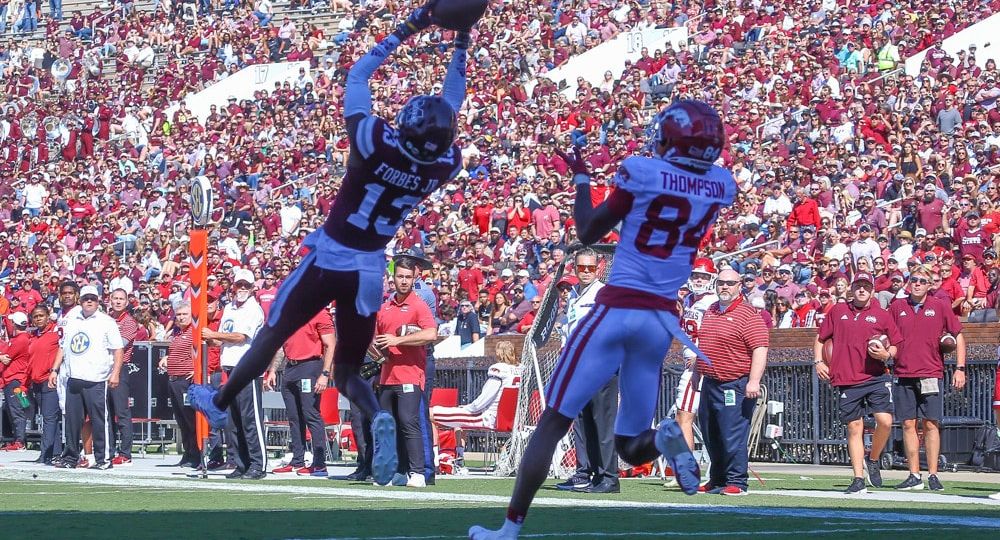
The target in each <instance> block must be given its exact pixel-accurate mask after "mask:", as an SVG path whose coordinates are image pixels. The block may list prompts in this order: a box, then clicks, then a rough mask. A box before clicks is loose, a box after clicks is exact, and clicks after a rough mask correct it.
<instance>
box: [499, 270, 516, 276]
mask: <svg viewBox="0 0 1000 540" xmlns="http://www.w3.org/2000/svg"><path fill="white" fill-rule="evenodd" d="M500 277H514V271H513V270H511V269H510V268H504V269H503V271H502V272H500Z"/></svg>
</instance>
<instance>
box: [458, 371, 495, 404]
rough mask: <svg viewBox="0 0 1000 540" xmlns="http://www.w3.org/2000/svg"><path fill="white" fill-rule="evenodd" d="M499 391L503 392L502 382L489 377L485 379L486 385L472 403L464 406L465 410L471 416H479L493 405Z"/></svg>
mask: <svg viewBox="0 0 1000 540" xmlns="http://www.w3.org/2000/svg"><path fill="white" fill-rule="evenodd" d="M490 371H492V370H490ZM501 390H503V382H502V381H501V380H500V379H499V378H497V377H490V378H488V379H486V384H484V385H483V389H482V390H480V391H479V395H478V396H476V399H475V400H474V401H473V402H472V403H469V404H468V405H466V406H465V409H466V410H467V411H469V412H470V413H472V414H479V413H481V412H483V411H485V410H486V409H487V408H489V406H490V405H491V404H492V403H493V400H495V399H497V397H498V396H499V395H500V391H501Z"/></svg>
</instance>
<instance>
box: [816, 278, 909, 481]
mask: <svg viewBox="0 0 1000 540" xmlns="http://www.w3.org/2000/svg"><path fill="white" fill-rule="evenodd" d="M874 289H875V279H874V278H872V276H871V274H866V273H864V272H861V273H858V274H857V275H855V276H854V281H853V283H851V294H852V296H853V298H852V300H851V302H849V303H840V304H837V305H835V306H834V307H833V309H832V310H830V313H828V314H827V316H826V317H825V318H824V319H823V322H822V323H821V324H820V325H819V331H818V333H817V334H816V342H815V344H814V345H813V354H814V358H815V361H814V364H815V366H816V376H817V377H819V378H820V379H821V380H824V381H827V380H828V381H830V383H831V384H832V385H833V386H834V388H836V389H837V391H838V392H839V393H840V400H839V402H838V407H839V409H840V420H841V422H844V423H846V424H847V453H848V455H849V456H850V458H851V469H852V471H853V473H854V479H853V480H852V481H851V485H850V486H848V488H847V489H846V490H845V491H844V493H845V494H847V495H855V494H861V493H867V492H868V489H867V488H865V476H867V477H868V482H869V483H870V484H871V485H872V486H873V487H882V470H881V468H880V465H879V458H880V457H881V456H882V451H883V450H884V449H885V444H886V442H888V440H889V433H890V432H891V430H892V409H893V407H892V390H891V388H892V380H891V379H890V377H889V375H888V374H887V373H886V367H885V363H886V362H888V361H889V359H890V358H892V357H893V356H894V355H895V354H896V352H897V350H896V347H898V346H899V343H900V341H902V337H901V336H900V334H899V327H897V326H896V322H895V321H893V320H892V316H891V315H890V314H889V312H888V311H886V310H884V309H882V307H881V306H880V305H879V303H878V302H872V298H873V296H874V293H873V291H874ZM876 335H886V336H888V338H889V344H890V345H889V348H888V349H887V348H885V346H883V344H882V343H880V342H877V341H876V342H869V340H870V338H871V337H873V336H876ZM828 339H832V340H833V354H832V356H831V357H830V362H829V364H827V362H826V361H825V360H824V359H823V343H824V342H825V341H826V340H828ZM866 410H869V411H870V412H871V413H872V416H874V417H875V434H874V435H873V436H872V448H871V453H870V457H868V456H865V441H864V429H865V424H864V420H863V419H864V416H865V413H866Z"/></svg>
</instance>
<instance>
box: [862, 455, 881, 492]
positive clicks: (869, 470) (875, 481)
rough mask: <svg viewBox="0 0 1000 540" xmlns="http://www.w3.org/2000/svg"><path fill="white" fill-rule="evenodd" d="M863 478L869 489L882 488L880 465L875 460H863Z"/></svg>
mask: <svg viewBox="0 0 1000 540" xmlns="http://www.w3.org/2000/svg"><path fill="white" fill-rule="evenodd" d="M865 477H866V479H867V480H868V485H870V486H871V487H877V488H880V487H882V465H881V464H880V463H879V462H878V460H877V459H868V458H865Z"/></svg>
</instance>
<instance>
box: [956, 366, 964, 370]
mask: <svg viewBox="0 0 1000 540" xmlns="http://www.w3.org/2000/svg"><path fill="white" fill-rule="evenodd" d="M955 371H965V366H955Z"/></svg>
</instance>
